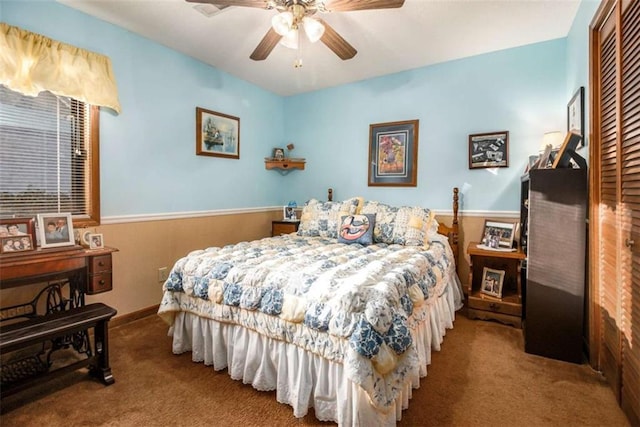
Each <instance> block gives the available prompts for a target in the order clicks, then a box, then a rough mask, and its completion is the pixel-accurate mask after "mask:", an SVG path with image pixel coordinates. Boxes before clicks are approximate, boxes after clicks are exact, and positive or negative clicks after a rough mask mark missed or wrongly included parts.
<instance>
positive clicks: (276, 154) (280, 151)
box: [273, 148, 284, 160]
mask: <svg viewBox="0 0 640 427" xmlns="http://www.w3.org/2000/svg"><path fill="white" fill-rule="evenodd" d="M273 160H284V148H274V149H273Z"/></svg>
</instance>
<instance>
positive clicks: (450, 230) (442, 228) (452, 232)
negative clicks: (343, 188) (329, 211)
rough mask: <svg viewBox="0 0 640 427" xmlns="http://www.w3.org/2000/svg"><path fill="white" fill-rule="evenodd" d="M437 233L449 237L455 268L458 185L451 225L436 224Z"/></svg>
mask: <svg viewBox="0 0 640 427" xmlns="http://www.w3.org/2000/svg"><path fill="white" fill-rule="evenodd" d="M327 200H328V201H330V202H331V201H333V188H329V189H328V190H327ZM438 233H440V234H442V235H444V236H447V238H448V239H449V245H451V250H452V251H453V258H454V259H455V261H456V269H457V267H458V265H459V264H458V254H459V253H460V250H459V247H458V235H459V226H458V187H453V221H452V222H451V227H449V226H446V225H444V224H442V223H439V224H438Z"/></svg>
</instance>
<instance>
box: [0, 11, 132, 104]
mask: <svg viewBox="0 0 640 427" xmlns="http://www.w3.org/2000/svg"><path fill="white" fill-rule="evenodd" d="M0 84H2V85H5V86H6V87H8V88H9V89H11V90H13V91H16V92H20V93H22V94H24V95H28V96H36V95H38V93H40V92H42V91H44V90H48V91H49V92H51V93H53V94H56V95H61V96H68V97H70V98H74V99H77V100H79V101H83V102H86V103H88V104H92V105H99V106H103V107H109V108H111V109H112V110H114V111H116V112H118V113H120V103H119V102H118V88H117V86H116V81H115V78H114V76H113V70H112V69H111V60H110V59H109V58H108V57H106V56H104V55H100V54H97V53H94V52H89V51H87V50H84V49H80V48H78V47H75V46H71V45H69V44H66V43H61V42H58V41H55V40H52V39H50V38H48V37H45V36H43V35H40V34H35V33H32V32H30V31H26V30H23V29H20V28H18V27H14V26H11V25H8V24H5V23H4V22H0Z"/></svg>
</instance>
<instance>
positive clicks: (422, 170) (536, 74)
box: [285, 39, 566, 211]
mask: <svg viewBox="0 0 640 427" xmlns="http://www.w3.org/2000/svg"><path fill="white" fill-rule="evenodd" d="M565 46H566V43H565V40H564V39H559V40H554V41H549V42H545V43H538V44H534V45H529V46H525V47H520V48H516V49H509V50H503V51H499V52H495V53H490V54H485V55H479V56H475V57H470V58H466V59H461V60H457V61H451V62H446V63H442V64H438V65H434V66H430V67H425V68H420V69H416V70H412V71H407V72H402V73H398V74H393V75H389V76H385V77H381V78H377V79H371V80H366V81H361V82H358V83H354V84H349V85H344V86H340V87H337V88H332V89H327V90H321V91H316V92H312V93H308V94H303V95H298V96H294V97H290V98H289V99H287V101H286V103H285V117H286V118H287V119H286V123H285V134H286V137H287V140H290V141H293V142H294V143H295V144H296V155H299V156H305V157H307V159H308V163H307V170H305V171H304V172H303V173H299V174H297V175H296V176H295V177H294V176H291V178H293V179H291V181H290V182H291V184H290V187H289V192H288V194H289V195H290V196H289V197H290V198H297V199H298V200H304V199H305V197H309V196H313V197H318V196H322V195H323V191H324V189H325V188H326V187H334V188H335V189H336V198H337V199H342V198H346V197H349V196H354V195H359V196H363V197H365V198H366V199H374V200H380V201H384V202H387V203H393V204H412V205H421V206H428V207H431V208H433V209H450V207H451V188H452V187H454V186H457V187H459V188H461V189H464V198H463V201H462V209H465V210H490V211H493V210H499V211H504V210H511V211H515V210H518V209H519V194H520V176H521V175H522V174H523V172H524V169H525V165H526V161H527V158H528V156H529V154H532V153H535V152H537V150H538V148H539V145H540V142H541V140H542V136H543V134H544V132H547V131H549V130H555V129H561V128H562V126H564V117H565V115H564V114H565V106H566V96H565V93H566V89H565V85H566V83H565V82H566V69H565V64H566V61H565V56H566V49H565ZM412 119H418V120H420V126H419V144H418V145H419V153H418V186H417V187H415V188H408V187H401V188H397V187H369V186H368V185H367V162H368V146H369V141H368V140H369V125H370V124H372V123H382V122H394V121H400V120H412ZM503 130H507V131H509V167H508V168H499V169H490V170H488V169H474V170H469V168H468V136H469V134H474V133H484V132H492V131H503Z"/></svg>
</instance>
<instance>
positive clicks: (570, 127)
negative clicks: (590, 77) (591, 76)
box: [567, 86, 584, 147]
mask: <svg viewBox="0 0 640 427" xmlns="http://www.w3.org/2000/svg"><path fill="white" fill-rule="evenodd" d="M567 132H573V133H576V134H578V135H580V136H581V137H582V138H581V139H580V142H579V145H578V147H581V146H584V86H580V89H578V90H577V91H576V93H575V94H574V95H573V96H572V97H571V100H570V101H569V103H568V104H567Z"/></svg>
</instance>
